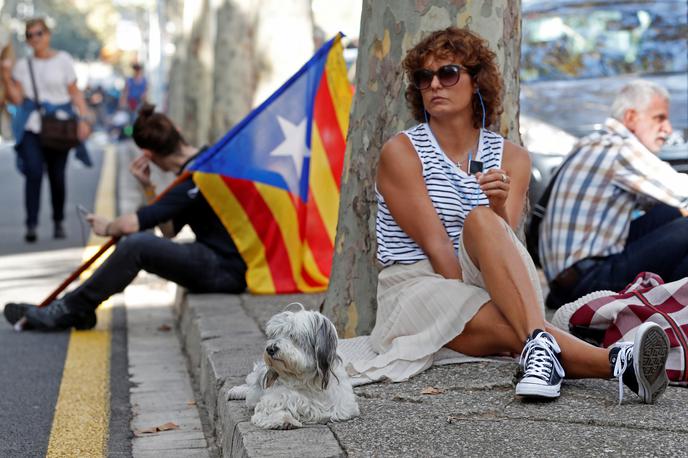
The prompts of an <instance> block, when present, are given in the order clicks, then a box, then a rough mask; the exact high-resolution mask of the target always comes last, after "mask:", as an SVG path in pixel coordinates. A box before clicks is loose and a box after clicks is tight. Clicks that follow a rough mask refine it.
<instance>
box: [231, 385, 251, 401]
mask: <svg viewBox="0 0 688 458" xmlns="http://www.w3.org/2000/svg"><path fill="white" fill-rule="evenodd" d="M248 390H249V386H248V385H237V386H233V387H232V388H230V389H229V391H228V392H227V400H228V401H236V400H239V399H246V395H247V394H248Z"/></svg>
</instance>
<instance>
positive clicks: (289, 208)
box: [255, 183, 312, 292]
mask: <svg viewBox="0 0 688 458" xmlns="http://www.w3.org/2000/svg"><path fill="white" fill-rule="evenodd" d="M255 185H256V189H257V190H258V193H259V194H260V195H261V197H262V198H263V201H264V202H265V205H267V207H268V208H269V209H270V212H271V213H272V216H273V218H274V220H275V223H276V224H277V226H278V227H279V230H280V233H281V234H282V239H283V240H284V247H285V249H286V250H287V256H289V264H290V266H291V271H292V275H293V276H294V282H295V283H296V286H297V288H298V289H299V290H301V291H304V292H305V291H310V290H311V289H312V288H311V287H310V286H308V284H306V282H305V281H304V280H303V277H302V275H301V265H302V264H301V263H302V261H301V249H302V246H301V245H302V242H301V236H300V235H299V220H298V215H297V214H296V206H295V205H294V201H293V200H292V199H291V197H290V195H289V193H288V192H286V191H284V190H282V189H279V188H276V187H274V186H270V185H266V184H262V183H256V184H255Z"/></svg>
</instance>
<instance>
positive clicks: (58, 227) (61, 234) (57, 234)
mask: <svg viewBox="0 0 688 458" xmlns="http://www.w3.org/2000/svg"><path fill="white" fill-rule="evenodd" d="M53 238H56V239H64V238H67V234H65V230H64V226H63V225H62V223H61V222H59V223H57V222H56V223H55V226H54V228H53Z"/></svg>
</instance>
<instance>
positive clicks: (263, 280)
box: [194, 172, 275, 294]
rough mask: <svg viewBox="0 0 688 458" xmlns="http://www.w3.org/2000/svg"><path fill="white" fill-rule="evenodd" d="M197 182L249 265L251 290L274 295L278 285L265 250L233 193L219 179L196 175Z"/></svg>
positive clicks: (248, 277) (247, 280) (248, 278)
mask: <svg viewBox="0 0 688 458" xmlns="http://www.w3.org/2000/svg"><path fill="white" fill-rule="evenodd" d="M194 182H195V183H196V184H197V185H198V187H199V189H200V190H201V192H202V193H203V195H204V196H205V198H206V200H207V201H208V203H209V204H210V206H211V207H212V209H213V211H215V213H216V214H217V215H218V217H219V218H220V221H222V224H223V225H224V226H225V228H226V229H227V231H228V232H229V234H230V235H231V236H232V240H234V243H235V244H236V246H237V249H238V250H239V253H241V256H242V257H243V258H244V261H246V264H247V265H248V271H247V273H246V283H247V284H248V287H249V290H251V291H252V292H256V293H260V294H274V292H275V284H274V282H273V280H272V273H271V272H270V268H269V266H268V263H267V259H266V255H265V247H264V246H263V242H262V241H261V240H260V237H259V236H258V234H257V233H256V231H255V229H254V227H253V223H251V220H250V219H249V217H248V215H247V214H246V212H245V211H244V208H243V207H242V206H241V204H240V203H239V201H238V200H237V199H236V196H234V193H232V191H231V190H230V189H229V188H228V187H227V185H226V184H225V183H224V181H222V178H221V177H220V176H219V175H215V174H209V173H201V172H196V173H195V174H194Z"/></svg>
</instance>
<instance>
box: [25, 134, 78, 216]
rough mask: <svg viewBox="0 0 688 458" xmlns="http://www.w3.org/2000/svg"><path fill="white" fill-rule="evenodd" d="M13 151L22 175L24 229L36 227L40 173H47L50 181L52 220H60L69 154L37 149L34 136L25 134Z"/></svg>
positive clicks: (39, 200)
mask: <svg viewBox="0 0 688 458" xmlns="http://www.w3.org/2000/svg"><path fill="white" fill-rule="evenodd" d="M17 151H18V152H19V155H20V157H21V159H22V164H23V172H24V178H25V179H24V205H25V207H26V221H25V224H26V227H36V226H37V225H38V211H39V209H40V204H41V185H42V184H43V173H44V171H46V170H47V172H48V180H49V181H50V201H51V203H52V207H53V221H54V222H56V223H59V222H61V221H62V220H64V204H65V198H66V194H67V192H66V185H65V183H66V181H65V176H66V168H67V156H68V154H69V151H59V150H53V149H48V148H44V147H43V146H41V143H40V140H39V137H38V134H35V133H33V132H29V131H26V132H24V137H23V138H22V141H21V143H20V144H19V145H17Z"/></svg>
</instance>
